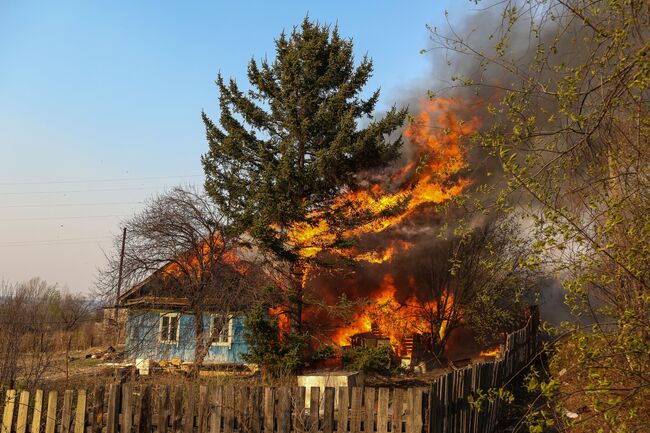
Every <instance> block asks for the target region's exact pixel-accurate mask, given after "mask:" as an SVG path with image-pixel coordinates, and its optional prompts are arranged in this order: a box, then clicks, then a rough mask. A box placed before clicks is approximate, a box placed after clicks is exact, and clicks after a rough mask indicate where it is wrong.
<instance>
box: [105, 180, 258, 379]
mask: <svg viewBox="0 0 650 433" xmlns="http://www.w3.org/2000/svg"><path fill="white" fill-rule="evenodd" d="M125 226H126V227H127V233H128V235H127V238H126V244H125V254H124V260H123V270H122V274H123V281H124V286H125V287H131V286H135V287H136V288H141V289H145V288H146V290H147V291H148V294H149V295H150V296H151V297H152V302H161V301H162V300H164V299H170V298H177V299H179V298H180V299H182V300H183V305H182V306H181V307H179V308H181V310H182V311H183V312H186V313H189V314H191V315H192V316H193V317H194V321H193V322H194V333H195V344H196V347H195V354H194V367H195V372H198V370H199V368H200V367H201V365H202V363H203V361H204V359H205V357H206V355H207V354H208V351H209V348H210V345H211V344H212V343H213V342H214V341H215V340H216V339H217V338H219V331H220V330H221V329H223V328H224V327H225V326H227V323H228V320H229V317H230V316H231V315H232V314H235V313H237V312H240V311H241V309H242V308H243V307H245V306H247V305H248V304H249V303H250V302H251V301H252V295H253V293H254V292H253V291H252V290H251V287H252V285H253V283H252V281H253V280H255V277H256V272H257V271H256V269H255V266H254V263H253V262H254V254H253V253H252V251H251V250H249V249H247V248H246V247H244V246H242V245H243V244H242V242H240V238H237V237H233V236H230V235H229V233H228V227H227V224H226V221H225V219H224V217H223V216H222V215H221V214H220V213H219V212H218V211H217V210H216V208H215V207H214V205H213V204H212V202H211V201H210V200H209V199H208V198H207V197H206V196H205V195H203V194H202V193H200V192H197V191H195V190H191V189H183V188H174V189H173V190H171V191H169V192H167V193H165V194H162V195H160V196H157V197H155V198H153V199H152V200H151V201H150V202H149V203H148V204H147V206H146V207H145V209H144V210H143V211H142V212H140V213H139V214H137V215H135V216H134V217H133V218H131V219H130V220H128V221H126V222H125ZM120 243H121V237H119V238H116V239H115V248H114V250H113V252H112V253H111V254H110V255H108V264H107V266H106V268H105V269H103V270H102V271H101V272H100V278H99V284H100V285H99V287H100V289H102V290H103V292H104V294H105V295H107V296H109V299H110V297H114V296H115V287H116V282H117V278H118V274H119V269H118V268H119V262H120V256H119V252H120V249H121V245H120ZM113 299H114V298H113ZM111 303H112V302H111ZM208 312H209V313H216V314H215V315H214V316H213V318H214V319H213V320H214V322H213V323H212V326H210V327H209V328H211V329H206V327H205V325H204V322H203V320H202V318H203V316H204V314H205V313H208ZM215 331H216V332H215Z"/></svg>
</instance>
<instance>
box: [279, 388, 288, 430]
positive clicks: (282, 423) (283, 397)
mask: <svg viewBox="0 0 650 433" xmlns="http://www.w3.org/2000/svg"><path fill="white" fill-rule="evenodd" d="M290 420H291V400H290V395H289V388H287V387H286V386H283V387H280V388H278V433H289V429H290V428H291V426H290Z"/></svg>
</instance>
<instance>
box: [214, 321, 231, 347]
mask: <svg viewBox="0 0 650 433" xmlns="http://www.w3.org/2000/svg"><path fill="white" fill-rule="evenodd" d="M223 316H224V315H223V314H210V336H212V335H213V334H214V329H213V328H214V317H223ZM227 317H228V341H213V342H212V346H221V347H228V348H232V337H233V335H232V322H233V320H232V319H233V317H234V316H233V315H232V314H228V316H227Z"/></svg>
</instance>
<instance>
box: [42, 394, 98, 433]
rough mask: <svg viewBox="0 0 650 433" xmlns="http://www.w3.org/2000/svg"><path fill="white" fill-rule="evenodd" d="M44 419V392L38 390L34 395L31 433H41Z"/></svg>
mask: <svg viewBox="0 0 650 433" xmlns="http://www.w3.org/2000/svg"><path fill="white" fill-rule="evenodd" d="M42 418H43V390H42V389H37V390H36V393H35V394H34V413H33V414H32V428H31V429H30V432H31V433H41V419H42ZM91 433H92V432H91Z"/></svg>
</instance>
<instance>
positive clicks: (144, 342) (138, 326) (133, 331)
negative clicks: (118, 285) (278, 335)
mask: <svg viewBox="0 0 650 433" xmlns="http://www.w3.org/2000/svg"><path fill="white" fill-rule="evenodd" d="M152 281H155V278H153V279H147V280H145V281H144V282H143V283H141V284H138V285H136V286H134V287H133V288H131V289H130V290H129V291H127V292H126V293H124V294H123V295H122V296H121V297H120V299H119V304H120V307H122V308H125V309H126V310H127V320H126V341H125V352H126V356H127V357H128V358H129V359H133V360H136V359H148V360H151V361H156V362H158V361H161V360H167V361H170V360H172V359H180V360H181V361H182V362H190V363H191V362H193V361H194V354H195V345H196V339H195V327H194V321H195V320H196V318H195V317H194V315H193V314H191V313H189V302H188V300H187V299H186V298H183V297H179V296H174V293H173V291H172V292H170V291H169V290H166V291H164V292H161V291H160V290H155V289H154V288H153V287H152V285H153V284H155V283H153V284H152ZM210 310H211V308H210V305H206V311H207V312H206V313H205V314H204V315H203V317H201V318H200V320H203V325H204V326H203V329H204V330H206V331H207V332H209V333H210V335H211V336H212V338H211V340H213V343H212V344H211V345H210V347H209V350H208V354H207V356H206V357H205V359H204V361H203V363H204V365H209V364H229V365H244V360H243V359H242V354H243V353H246V352H247V351H248V346H247V344H246V342H245V340H244V335H243V330H244V316H243V314H241V313H233V314H229V315H228V317H224V316H223V315H221V314H219V313H211V312H210ZM213 311H220V309H219V308H218V306H216V305H215V306H213Z"/></svg>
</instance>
